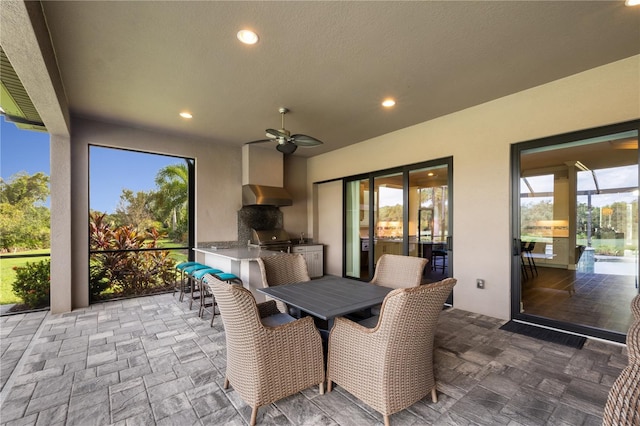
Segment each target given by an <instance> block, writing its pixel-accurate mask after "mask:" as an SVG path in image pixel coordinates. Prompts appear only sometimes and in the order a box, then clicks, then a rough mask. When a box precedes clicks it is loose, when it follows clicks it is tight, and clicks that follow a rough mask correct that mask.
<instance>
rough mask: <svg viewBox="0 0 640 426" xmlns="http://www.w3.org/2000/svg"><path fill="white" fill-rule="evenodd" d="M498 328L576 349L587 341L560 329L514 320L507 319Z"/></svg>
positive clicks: (580, 347)
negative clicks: (506, 321)
mask: <svg viewBox="0 0 640 426" xmlns="http://www.w3.org/2000/svg"><path fill="white" fill-rule="evenodd" d="M500 330H504V331H510V332H512V333H518V334H522V335H524V336H529V337H533V338H535V339H540V340H544V341H546V342H552V343H558V344H560V345H565V346H570V347H572V348H577V349H582V345H584V342H586V341H587V339H586V338H584V337H582V336H576V335H573V334H567V333H562V332H560V331H555V330H549V329H547V328H542V327H535V326H533V325H529V324H522V323H519V322H514V321H509V322H508V323H506V324H504V325H503V326H502V327H500Z"/></svg>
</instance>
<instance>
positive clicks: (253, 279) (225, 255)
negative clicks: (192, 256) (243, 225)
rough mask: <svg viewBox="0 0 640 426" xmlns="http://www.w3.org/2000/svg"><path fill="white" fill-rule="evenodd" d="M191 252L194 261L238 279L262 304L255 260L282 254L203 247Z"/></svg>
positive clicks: (247, 248) (252, 249)
mask: <svg viewBox="0 0 640 426" xmlns="http://www.w3.org/2000/svg"><path fill="white" fill-rule="evenodd" d="M193 251H194V252H195V253H196V261H198V262H200V263H204V264H205V265H207V266H211V267H212V268H217V269H221V270H223V271H224V272H231V273H232V274H235V275H237V276H238V277H240V279H241V280H242V283H243V285H244V287H245V288H248V289H249V290H251V292H252V293H253V295H254V296H255V298H256V300H257V301H258V302H263V301H264V300H265V299H264V295H263V294H262V293H258V292H257V291H256V289H257V288H262V276H261V274H260V267H259V266H258V263H257V262H256V259H257V258H259V257H266V256H278V255H280V254H282V253H280V252H278V251H269V250H261V249H259V248H254V247H234V248H204V247H203V248H194V249H193Z"/></svg>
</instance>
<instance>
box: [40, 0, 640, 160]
mask: <svg viewBox="0 0 640 426" xmlns="http://www.w3.org/2000/svg"><path fill="white" fill-rule="evenodd" d="M43 9H44V14H45V17H46V20H47V25H48V26H49V29H50V33H51V39H52V43H53V47H54V50H55V53H56V56H57V59H58V65H59V69H60V73H61V76H62V80H63V84H64V88H65V92H66V95H67V97H68V102H69V105H70V108H71V111H72V112H73V113H74V114H77V115H82V116H86V117H93V118H97V119H101V120H108V121H114V122H121V123H129V124H131V125H134V126H141V127H148V128H154V129H159V130H161V131H165V132H171V133H177V134H188V135H191V136H195V137H202V138H206V141H204V143H225V144H235V145H237V146H238V147H239V146H241V145H242V144H243V143H245V142H247V141H251V140H256V139H263V138H264V129H266V128H275V129H279V128H280V116H279V114H278V108H279V107H281V106H284V107H288V108H289V109H290V110H291V112H290V113H289V114H288V115H287V117H286V128H287V129H289V130H291V132H292V133H303V134H307V135H310V136H313V137H316V138H318V139H320V140H322V141H324V145H323V146H321V147H316V148H309V149H299V150H298V151H297V152H296V154H295V155H303V156H311V155H317V154H320V153H323V152H327V151H330V150H334V149H338V148H341V147H344V146H347V145H349V144H353V143H357V142H360V141H363V140H366V139H369V138H372V137H375V136H379V135H382V134H385V133H388V132H392V131H394V130H397V129H401V128H404V127H407V126H410V125H413V124H416V123H420V122H423V121H427V120H429V119H433V118H435V117H439V116H442V115H445V114H448V113H451V112H454V111H458V110H461V109H464V108H468V107H470V106H473V105H477V104H480V103H483V102H486V101H489V100H492V99H496V98H499V97H502V96H505V95H508V94H511V93H514V92H518V91H521V90H524V89H527V88H531V87H534V86H537V85H540V84H544V83H546V82H549V81H553V80H556V79H559V78H562V77H565V76H568V75H571V74H575V73H578V72H581V71H584V70H587V69H590V68H593V67H596V66H600V65H603V64H606V63H610V62H613V61H616V60H619V59H623V58H626V57H629V56H632V55H635V54H638V53H640V7H635V8H629V7H625V6H624V2H623V1H621V0H620V1H506V2H503V1H472V2H466V1H440V2H436V1H422V2H396V1H392V2H385V1H380V2H346V1H334V2H328V1H322V2H320V1H299V2H298V1H292V2H288V1H287V2H280V1H278V2H271V1H267V2H243V1H230V2H227V1H224V2H223V1H220V2H218V1H210V2H188V1H169V2H156V1H139V2H128V1H124V2H122V1H112V2H110V1H107V2H101V1H45V2H43ZM242 28H251V29H253V30H255V31H256V32H257V33H258V34H259V35H260V42H259V43H258V44H257V45H254V46H245V45H242V44H240V43H239V42H238V41H237V39H236V32H237V31H238V30H240V29H242ZM639 78H640V77H639ZM388 96H390V97H394V98H396V100H397V106H396V107H395V108H394V109H392V110H384V109H383V108H382V107H381V106H380V103H381V101H382V100H383V98H385V97H388ZM181 110H189V111H191V112H192V113H193V115H194V118H193V119H192V120H191V121H185V120H184V119H181V118H180V117H178V113H179V112H180V111H181ZM425 142H427V143H428V141H425ZM271 143H272V144H273V145H274V146H275V143H274V142H271Z"/></svg>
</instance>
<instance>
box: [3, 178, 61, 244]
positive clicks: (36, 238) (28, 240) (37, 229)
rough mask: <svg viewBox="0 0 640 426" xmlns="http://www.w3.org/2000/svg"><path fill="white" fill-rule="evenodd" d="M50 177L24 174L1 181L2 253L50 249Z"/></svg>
mask: <svg viewBox="0 0 640 426" xmlns="http://www.w3.org/2000/svg"><path fill="white" fill-rule="evenodd" d="M48 197H49V176H47V175H45V174H44V173H42V172H39V173H36V174H34V175H29V174H27V173H24V172H21V173H17V174H15V175H13V176H11V177H10V178H9V180H8V181H5V180H3V179H2V178H0V249H1V250H2V251H9V252H16V251H19V250H26V249H33V248H47V247H49V246H50V236H49V222H50V212H49V208H48V207H47V206H46V205H45V202H46V201H47V198H48Z"/></svg>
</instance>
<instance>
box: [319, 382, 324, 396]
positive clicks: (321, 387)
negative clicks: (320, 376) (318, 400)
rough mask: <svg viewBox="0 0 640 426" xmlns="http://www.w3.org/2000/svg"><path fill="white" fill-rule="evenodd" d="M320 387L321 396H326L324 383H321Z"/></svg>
mask: <svg viewBox="0 0 640 426" xmlns="http://www.w3.org/2000/svg"><path fill="white" fill-rule="evenodd" d="M318 387H319V388H320V395H324V382H322V383H320V385H319V386H318Z"/></svg>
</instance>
